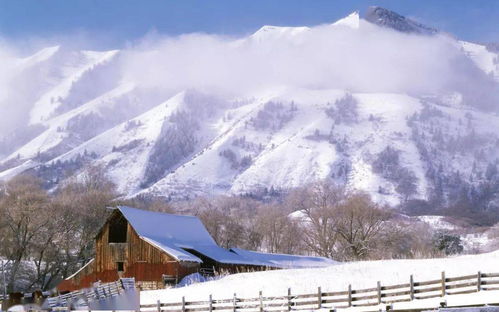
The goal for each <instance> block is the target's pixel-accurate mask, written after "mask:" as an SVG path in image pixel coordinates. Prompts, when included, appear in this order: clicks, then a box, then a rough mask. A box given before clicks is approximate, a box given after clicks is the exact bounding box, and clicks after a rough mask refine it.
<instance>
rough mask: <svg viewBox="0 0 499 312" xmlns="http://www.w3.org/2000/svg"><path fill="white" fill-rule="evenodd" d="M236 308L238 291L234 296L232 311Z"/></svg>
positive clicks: (234, 311)
mask: <svg viewBox="0 0 499 312" xmlns="http://www.w3.org/2000/svg"><path fill="white" fill-rule="evenodd" d="M236 309H237V297H236V293H234V298H233V299H232V311H233V312H236Z"/></svg>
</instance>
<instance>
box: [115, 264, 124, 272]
mask: <svg viewBox="0 0 499 312" xmlns="http://www.w3.org/2000/svg"><path fill="white" fill-rule="evenodd" d="M116 266H117V267H118V272H123V271H125V266H124V265H123V262H116Z"/></svg>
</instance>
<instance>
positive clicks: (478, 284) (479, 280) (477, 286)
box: [476, 271, 482, 291]
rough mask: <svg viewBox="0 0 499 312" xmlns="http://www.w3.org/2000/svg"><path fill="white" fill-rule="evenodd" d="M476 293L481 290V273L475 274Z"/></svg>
mask: <svg viewBox="0 0 499 312" xmlns="http://www.w3.org/2000/svg"><path fill="white" fill-rule="evenodd" d="M476 289H477V291H480V290H482V272H480V271H478V274H477V285H476Z"/></svg>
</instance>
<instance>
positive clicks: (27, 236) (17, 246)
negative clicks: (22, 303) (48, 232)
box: [0, 175, 51, 292]
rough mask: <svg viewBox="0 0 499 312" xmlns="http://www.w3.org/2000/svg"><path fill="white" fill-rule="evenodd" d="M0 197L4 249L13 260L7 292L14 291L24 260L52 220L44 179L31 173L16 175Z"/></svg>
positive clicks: (5, 253) (11, 261)
mask: <svg viewBox="0 0 499 312" xmlns="http://www.w3.org/2000/svg"><path fill="white" fill-rule="evenodd" d="M3 193H4V195H3V196H2V198H1V200H0V207H1V208H0V210H1V215H2V219H3V220H4V222H5V224H6V227H5V229H4V233H3V234H4V235H5V237H4V238H3V241H2V247H1V249H2V250H1V252H2V254H4V255H5V256H6V258H7V259H8V260H9V261H10V274H9V279H8V285H7V289H8V291H10V292H11V291H15V290H17V289H16V281H17V280H18V278H19V276H18V275H19V273H20V272H21V269H22V264H23V260H25V259H27V258H28V256H29V255H30V249H31V248H32V247H33V245H34V244H35V241H36V239H37V236H39V235H42V233H43V232H44V231H45V229H46V227H47V225H48V224H49V223H50V222H51V218H50V217H49V214H47V207H48V203H49V198H48V196H47V194H46V192H45V191H44V190H43V189H42V188H41V181H39V180H38V179H36V178H34V177H32V176H28V175H21V176H17V177H15V178H14V179H12V180H11V181H9V182H8V183H7V184H6V185H5V186H4V189H3Z"/></svg>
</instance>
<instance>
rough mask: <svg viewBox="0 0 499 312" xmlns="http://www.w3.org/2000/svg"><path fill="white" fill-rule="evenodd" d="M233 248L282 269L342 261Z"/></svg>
mask: <svg viewBox="0 0 499 312" xmlns="http://www.w3.org/2000/svg"><path fill="white" fill-rule="evenodd" d="M231 250H232V251H233V252H235V253H236V254H238V255H240V256H241V257H244V258H247V259H253V260H254V261H258V262H260V263H262V264H263V265H265V266H268V267H274V268H281V269H299V268H319V267H326V266H331V265H335V264H339V263H340V262H338V261H334V260H331V259H329V258H325V257H311V256H296V255H287V254H274V253H264V252H257V251H250V250H246V249H241V248H231Z"/></svg>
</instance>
